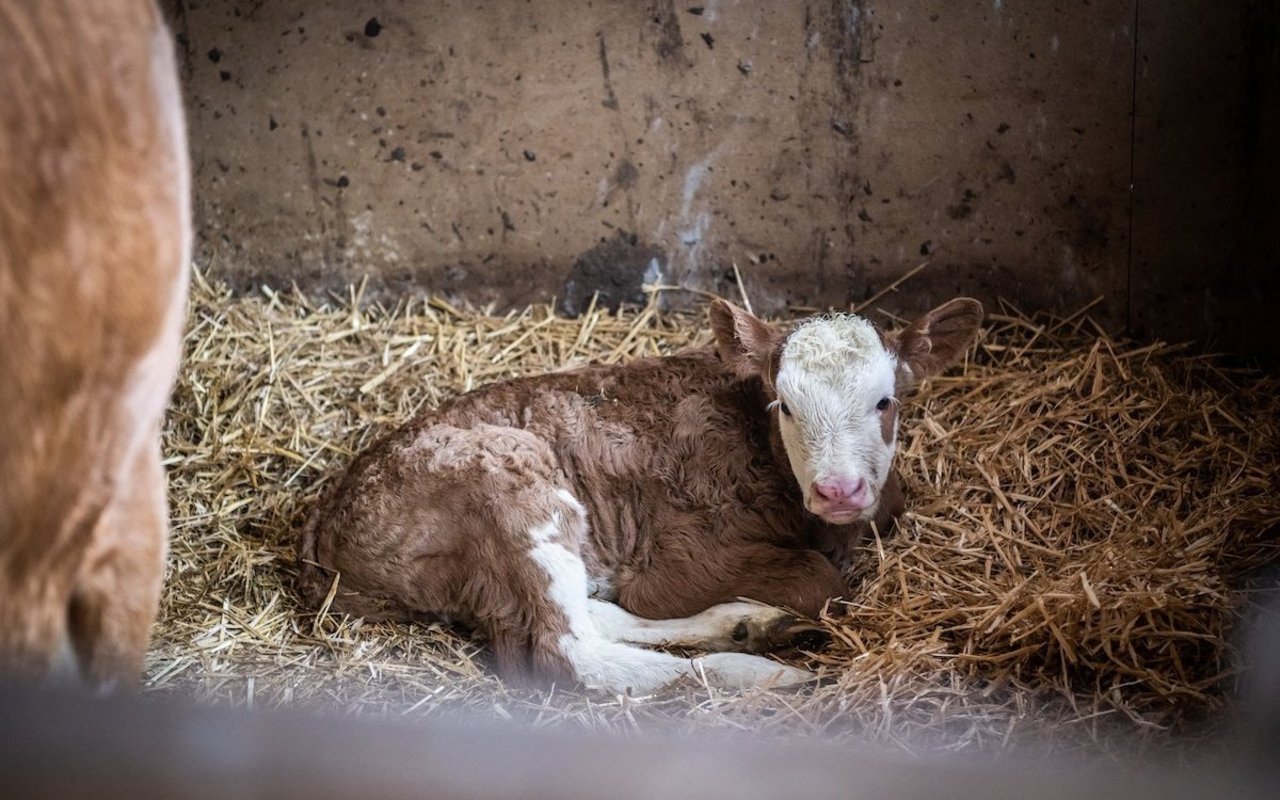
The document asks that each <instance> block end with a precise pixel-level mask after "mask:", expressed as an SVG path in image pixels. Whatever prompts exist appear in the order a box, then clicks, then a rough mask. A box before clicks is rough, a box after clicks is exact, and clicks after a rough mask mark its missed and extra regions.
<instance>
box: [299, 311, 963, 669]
mask: <svg viewBox="0 0 1280 800" xmlns="http://www.w3.org/2000/svg"><path fill="white" fill-rule="evenodd" d="M981 319H982V306H981V305H979V304H978V303H977V302H976V301H974V300H969V299H958V300H953V301H951V302H949V303H946V304H944V305H942V306H940V307H939V308H937V309H934V310H933V311H931V312H929V313H928V314H925V315H924V316H922V317H921V318H920V319H918V320H916V321H915V322H914V323H912V324H911V325H909V326H908V327H907V328H905V329H904V330H903V331H901V332H899V333H895V334H886V333H883V332H881V331H878V330H877V329H876V328H875V327H874V326H872V325H871V324H870V323H869V322H867V321H866V320H864V319H862V318H860V317H856V316H853V315H847V314H836V315H829V316H824V317H815V318H812V319H810V320H806V321H803V322H801V323H800V324H798V325H796V326H794V327H791V328H787V329H779V328H776V327H773V326H770V325H767V324H765V323H764V322H762V321H761V320H759V319H757V318H755V317H754V316H752V315H751V314H749V313H748V312H746V311H744V310H742V309H740V308H737V307H735V306H733V305H731V304H729V303H725V302H723V301H717V302H715V303H713V304H712V306H711V327H712V330H713V332H714V334H715V339H716V347H715V348H714V349H713V348H705V349H702V350H697V351H692V352H689V353H687V354H684V355H679V356H671V357H667V358H650V359H642V360H639V361H636V362H634V363H631V364H626V365H621V366H592V367H586V368H583V369H578V370H574V371H571V372H564V373H557V374H551V375H539V376H534V377H530V378H525V379H521V380H513V381H507V382H504V383H497V384H493V385H491V386H487V387H484V388H482V389H479V390H477V391H475V392H471V393H469V394H466V395H463V396H461V397H458V398H455V399H454V400H453V401H451V402H449V403H446V404H445V405H444V406H442V407H440V408H438V409H435V410H432V411H429V412H427V413H426V414H424V415H422V416H421V417H419V418H418V419H416V420H414V421H412V422H410V423H409V424H407V425H405V426H404V427H403V428H401V429H400V430H397V431H395V432H393V433H391V434H390V435H389V436H387V437H385V438H384V439H382V440H381V441H380V442H378V443H377V444H375V445H374V446H373V447H371V448H370V449H369V450H367V451H366V452H364V453H363V454H361V455H360V456H359V457H358V458H357V459H356V460H355V462H354V463H353V464H352V465H351V467H350V469H349V470H348V471H347V473H346V475H345V476H344V477H343V478H342V479H341V480H339V481H335V482H334V484H333V485H332V487H331V488H330V490H329V492H328V493H327V495H326V496H325V498H324V499H322V501H321V502H320V504H319V505H318V506H317V508H316V510H315V511H314V513H313V514H312V516H311V518H310V519H309V521H308V522H307V524H306V526H305V528H304V530H303V532H302V539H301V542H300V545H299V559H300V561H301V574H300V581H299V586H300V589H301V593H302V595H303V597H304V598H305V599H306V600H307V601H308V602H310V603H311V604H312V605H313V606H320V605H321V604H323V603H324V602H325V601H326V599H328V598H330V597H331V598H332V607H333V608H334V609H336V610H339V611H345V612H348V613H351V614H355V615H360V616H364V617H367V618H373V619H414V618H418V617H423V616H427V617H430V616H436V617H441V616H442V617H445V618H448V619H456V620H460V621H463V622H466V623H470V624H474V625H476V626H478V627H479V628H480V629H481V630H482V631H483V632H484V633H485V634H486V635H487V636H488V637H489V640H490V642H491V644H492V646H493V649H494V653H495V655H496V657H497V662H498V667H499V669H500V670H501V671H502V672H503V673H504V674H505V675H508V676H521V675H526V676H532V677H534V678H535V679H540V680H542V681H548V680H563V681H569V682H580V683H583V684H586V685H588V686H598V687H602V688H606V689H609V690H612V691H624V690H626V689H628V688H630V689H632V690H634V691H636V692H642V693H643V692H648V691H650V690H653V689H655V688H658V687H660V686H663V685H666V684H668V683H670V682H672V681H674V680H677V679H679V678H681V677H686V676H688V677H697V678H705V679H706V680H708V681H710V682H712V683H717V684H722V685H728V686H753V685H760V684H764V683H767V682H776V683H781V684H786V683H797V682H801V681H804V680H808V679H809V678H810V677H811V676H810V675H809V674H808V673H806V672H804V671H802V670H798V669H792V668H790V667H786V666H783V665H781V664H778V663H776V662H774V661H770V660H768V659H765V658H761V657H760V656H758V655H749V654H748V653H760V652H765V651H768V650H770V649H774V648H776V647H777V646H779V645H782V644H786V643H788V642H790V641H791V640H792V639H793V638H794V636H795V635H796V634H797V633H798V632H800V631H803V630H804V629H805V628H806V627H807V624H806V623H804V622H803V620H800V619H798V618H797V617H796V616H794V615H792V614H790V613H787V612H786V611H782V610H779V609H778V608H774V606H781V607H787V608H790V609H792V610H794V611H797V612H799V613H800V614H801V615H805V616H816V615H817V614H818V613H819V612H820V611H821V610H822V607H823V606H824V604H825V603H826V602H827V601H828V600H829V599H831V598H834V597H838V596H840V595H842V594H844V592H845V583H844V579H843V577H842V571H843V569H844V568H845V567H847V566H848V563H849V560H850V558H851V551H852V549H853V547H854V546H855V545H856V544H857V543H858V541H859V540H860V539H861V538H862V537H863V536H864V535H865V534H866V532H867V531H868V530H869V528H870V525H871V524H872V523H873V522H874V523H877V524H878V525H879V526H880V529H881V530H884V529H885V528H886V527H887V526H888V525H890V524H891V522H892V520H893V519H894V518H895V517H896V516H897V515H898V514H899V513H900V512H901V510H902V496H901V492H900V490H899V488H898V481H897V477H896V475H895V474H894V472H893V466H892V462H893V456H894V452H895V449H896V446H897V407H898V402H899V400H898V396H899V394H900V393H902V392H904V391H905V390H907V389H909V388H910V387H911V386H912V385H913V384H914V383H915V382H916V381H918V380H920V379H921V378H925V377H928V376H930V375H934V374H937V373H938V372H940V371H941V370H942V369H943V368H945V367H946V366H947V365H948V364H949V363H951V362H952V361H954V360H955V359H957V358H959V357H960V356H961V355H962V354H963V353H964V351H965V350H966V349H967V348H968V346H969V344H970V343H971V342H972V341H973V338H974V336H975V334H976V333H977V329H978V325H979V324H980V322H981ZM335 575H336V580H335ZM739 598H749V599H750V600H753V601H758V602H755V603H751V602H741V601H740V600H739ZM763 604H767V605H763ZM636 644H640V645H657V646H680V647H695V648H698V649H703V650H713V651H720V652H714V653H713V654H711V655H708V656H705V657H703V658H700V659H695V660H694V661H693V662H690V661H689V660H687V659H683V658H678V657H676V656H674V655H671V654H668V653H661V652H654V651H651V650H645V649H641V648H638V647H634V646H633V645H636ZM725 651H739V652H725ZM742 651H745V652H742Z"/></svg>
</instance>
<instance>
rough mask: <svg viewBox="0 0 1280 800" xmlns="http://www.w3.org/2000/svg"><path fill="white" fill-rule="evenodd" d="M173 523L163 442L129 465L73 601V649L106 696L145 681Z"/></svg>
mask: <svg viewBox="0 0 1280 800" xmlns="http://www.w3.org/2000/svg"><path fill="white" fill-rule="evenodd" d="M157 439H158V436H157ZM167 520H168V505H167V503H166V500H165V484H164V472H163V468H162V467H161V464H160V447H159V442H158V441H150V442H146V443H145V444H143V445H142V446H141V447H139V448H137V450H136V453H135V455H134V457H133V459H132V462H131V463H130V462H126V464H125V468H124V475H123V476H122V478H121V479H120V480H118V481H117V482H116V490H115V494H114V496H113V497H112V498H111V499H110V501H109V502H108V504H107V506H106V508H105V509H104V511H103V514H102V516H101V517H100V518H99V520H98V525H97V527H96V528H95V530H94V534H93V540H92V543H91V544H90V546H89V550H88V552H87V553H86V554H85V560H84V563H83V565H82V566H81V569H80V572H79V575H78V576H77V580H76V584H75V587H74V589H73V591H72V595H71V603H70V608H69V611H68V622H69V628H70V634H71V644H72V646H73V647H74V649H75V652H76V655H77V657H78V658H77V660H78V662H79V665H80V671H81V673H82V677H83V678H84V679H85V680H86V681H87V682H88V683H89V684H90V685H92V686H94V687H96V688H97V689H99V690H111V689H113V688H118V687H131V686H134V685H136V684H137V682H138V680H139V678H140V676H141V673H142V657H143V654H144V653H145V652H146V649H147V643H148V641H149V639H150V632H151V623H152V620H154V619H155V613H156V606H157V604H158V603H159V600H160V587H161V582H162V580H163V577H164V558H165V552H166V534H167V530H168V524H167Z"/></svg>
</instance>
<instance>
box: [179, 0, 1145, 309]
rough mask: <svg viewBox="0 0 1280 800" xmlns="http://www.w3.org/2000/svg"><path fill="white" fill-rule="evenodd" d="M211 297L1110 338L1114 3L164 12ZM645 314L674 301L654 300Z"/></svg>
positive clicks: (1123, 192)
mask: <svg viewBox="0 0 1280 800" xmlns="http://www.w3.org/2000/svg"><path fill="white" fill-rule="evenodd" d="M170 12H171V18H172V19H173V20H174V25H175V28H176V29H177V32H178V35H179V41H180V43H181V47H182V48H183V49H184V51H185V56H186V78H187V87H188V102H189V106H190V115H191V122H190V127H191V135H192V140H193V141H192V146H193V159H194V169H195V172H196V185H197V187H198V188H197V197H196V208H197V214H198V219H197V223H198V227H199V230H200V241H199V245H198V247H199V256H200V258H201V259H202V260H203V261H205V262H206V263H208V264H210V265H211V268H212V269H213V271H214V272H215V273H216V274H219V275H221V276H224V277H227V278H229V279H231V280H232V281H233V283H235V284H236V285H237V286H240V287H242V288H250V287H253V286H256V285H257V284H260V283H266V284H270V285H274V286H284V287H287V286H289V285H290V284H291V283H294V282H296V283H298V284H299V285H301V286H303V287H304V288H307V289H310V290H316V291H323V290H325V289H326V288H332V287H339V286H343V285H345V284H347V283H348V282H350V281H353V280H358V279H360V278H361V277H362V276H364V275H366V274H368V275H369V276H370V287H369V288H370V292H372V293H375V294H382V295H383V296H394V295H395V294H397V293H400V292H403V291H412V292H416V293H425V292H437V293H443V294H445V295H447V296H453V297H461V298H463V299H466V300H468V301H470V302H475V303H483V302H489V301H495V302H497V303H499V304H500V305H522V304H525V303H528V302H531V301H535V300H546V299H548V298H551V297H553V296H554V297H557V298H558V299H559V301H560V303H561V305H562V308H564V309H565V310H566V311H570V312H572V311H575V310H577V309H580V308H581V307H583V306H584V305H585V304H586V303H587V302H589V300H590V297H591V295H592V294H593V293H594V292H597V291H598V292H600V293H601V297H602V299H603V300H604V301H606V302H617V301H621V300H637V299H640V286H641V284H642V283H654V282H660V283H664V284H673V285H679V286H685V287H691V288H697V289H702V290H707V291H712V292H717V293H721V294H726V295H729V296H733V295H735V294H736V293H737V288H736V283H735V280H734V276H733V272H732V265H733V264H735V263H736V264H737V265H738V267H739V269H740V271H741V274H742V278H743V282H744V284H745V287H746V289H747V291H748V293H749V295H750V296H751V298H752V300H753V301H754V303H755V305H756V307H757V309H758V310H759V309H763V310H764V311H766V312H775V311H780V310H782V309H783V308H784V307H785V306H788V305H793V306H794V305H821V306H827V305H834V306H847V305H849V304H854V303H857V302H860V301H862V300H864V299H866V298H868V297H870V296H872V295H873V294H875V293H876V292H878V291H880V290H882V289H884V288H885V287H886V286H887V285H888V284H889V283H890V282H892V281H893V280H895V279H896V278H899V277H901V276H902V275H903V274H904V273H906V272H907V271H909V270H911V269H912V268H914V267H916V266H917V265H918V264H920V263H922V262H924V261H928V262H929V266H928V267H926V268H925V269H924V270H922V271H921V272H919V273H918V274H917V275H916V276H915V277H913V278H912V279H911V280H910V281H909V282H908V283H907V284H905V286H904V288H903V291H902V292H900V293H899V295H898V297H897V299H896V300H895V301H892V302H891V303H890V305H896V306H898V307H900V308H903V309H907V310H918V309H921V308H923V307H925V306H927V305H929V304H931V303H934V302H937V301H940V300H942V299H945V298H946V297H948V296H950V295H952V294H956V293H966V294H973V295H976V296H978V297H980V298H981V299H984V300H987V301H991V300H992V299H993V298H994V297H995V296H996V295H1002V296H1004V297H1007V298H1010V299H1013V300H1015V301H1016V302H1018V303H1019V304H1020V305H1023V306H1025V307H1028V308H1042V307H1047V308H1057V309H1059V310H1070V309H1073V308H1076V307H1078V306H1080V305H1082V304H1084V303H1086V302H1088V301H1090V300H1092V299H1094V298H1095V297H1102V301H1101V305H1100V306H1097V307H1095V312H1097V313H1100V314H1101V315H1102V316H1103V317H1104V319H1107V320H1108V321H1110V322H1113V323H1119V324H1123V323H1124V321H1125V318H1126V315H1127V314H1128V305H1127V299H1128V298H1127V286H1128V280H1129V276H1128V253H1129V246H1130V242H1129V217H1128V214H1129V205H1130V198H1129V190H1128V187H1129V183H1130V180H1131V168H1132V165H1131V159H1130V148H1131V138H1132V125H1131V112H1132V103H1133V99H1134V83H1133V82H1134V63H1133V62H1134V35H1133V29H1132V25H1133V22H1134V14H1135V5H1134V0H1127V1H1124V2H1121V1H1118V0H1117V1H1108V2H1094V3H1084V2H1058V3H1049V2H1043V3H1014V2H1009V3H1005V2H1000V1H998V0H997V2H991V0H982V1H979V0H964V1H963V2H949V3H938V2H925V1H924V0H897V1H896V2H876V3H873V2H754V3H752V2H739V3H729V2H699V3H696V4H695V3H692V2H690V3H680V4H674V3H665V2H649V3H639V2H623V1H622V0H614V1H612V2H610V1H609V0H593V1H591V2H550V1H549V0H544V1H543V2H442V1H440V0H430V1H423V0H414V1H410V0H402V1H400V2H397V1H396V0H386V1H385V2H370V3H365V2H351V0H277V1H276V2H265V1H264V0H259V1H258V2H251V1H249V0H245V1H243V2H196V0H188V1H187V2H181V3H175V4H171V8H170ZM668 297H669V298H670V299H671V300H673V301H677V302H680V301H697V300H699V298H698V297H697V296H695V295H684V296H681V295H678V294H671V295H668Z"/></svg>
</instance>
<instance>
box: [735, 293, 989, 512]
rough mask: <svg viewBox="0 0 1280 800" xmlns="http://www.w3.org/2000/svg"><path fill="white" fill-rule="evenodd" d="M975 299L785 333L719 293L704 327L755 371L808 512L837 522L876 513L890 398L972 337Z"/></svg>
mask: <svg viewBox="0 0 1280 800" xmlns="http://www.w3.org/2000/svg"><path fill="white" fill-rule="evenodd" d="M981 322H982V305H981V304H980V303H978V302H977V301H976V300H971V299H968V298H958V299H956V300H952V301H950V302H948V303H944V304H943V305H941V306H939V307H938V308H936V309H934V310H933V311H930V312H929V313H927V314H925V315H924V316H922V317H920V318H919V319H917V320H916V321H915V322H913V323H911V324H910V325H909V326H907V327H906V328H905V329H903V330H902V331H899V332H896V333H893V334H887V335H881V333H880V332H879V331H877V330H876V328H875V327H874V326H873V325H872V324H871V323H870V322H868V321H867V320H865V319H862V318H861V317H857V316H853V315H851V314H836V315H831V316H826V317H817V318H814V319H810V320H807V321H805V322H802V323H800V324H799V325H798V326H796V328H795V329H794V330H792V331H791V332H790V333H789V334H788V333H784V332H782V331H779V330H776V329H774V328H772V327H770V326H768V325H766V324H765V323H764V322H762V321H760V320H759V319H757V318H756V317H754V316H752V315H751V314H750V313H748V312H746V311H744V310H742V309H740V308H738V307H737V306H734V305H732V304H731V303H727V302H725V301H722V300H717V301H715V302H714V303H713V304H712V306H711V326H712V330H713V331H714V332H715V336H716V346H717V349H718V350H719V352H720V356H721V358H722V359H724V361H725V363H726V364H727V365H728V366H729V367H730V368H731V369H732V370H733V371H735V372H736V373H737V374H739V375H741V376H742V377H751V376H758V377H759V378H760V379H761V381H762V382H763V384H764V387H765V391H766V392H767V393H769V394H770V395H771V396H772V398H773V399H772V402H771V403H769V413H770V414H772V415H773V423H774V424H776V425H777V430H778V434H779V436H780V437H781V439H782V445H783V449H784V450H785V451H786V454H787V460H788V461H789V462H790V466H791V471H792V473H793V474H794V476H795V480H796V483H797V484H798V485H799V487H800V489H801V491H802V492H803V494H804V504H805V508H807V509H808V510H809V511H810V512H812V513H814V514H816V515H817V516H819V517H821V518H822V519H823V520H825V521H826V522H829V523H832V524H836V525H841V524H848V523H851V522H855V521H858V520H866V519H871V518H872V517H874V516H875V514H876V511H877V508H878V505H879V502H880V494H881V491H882V490H883V488H884V485H885V482H886V481H887V480H888V478H889V471H890V469H891V468H892V465H893V455H894V451H895V450H896V448H897V411H898V395H899V393H900V392H903V391H905V390H906V389H908V388H910V385H911V384H914V383H915V382H916V381H919V380H921V379H923V378H927V377H929V376H931V375H935V374H937V373H939V372H941V371H942V370H943V369H944V368H945V367H946V366H947V365H948V364H950V363H951V362H952V361H954V360H956V359H957V358H959V357H960V355H962V354H963V353H964V352H965V350H967V349H968V347H969V345H970V344H971V343H972V341H973V339H974V336H975V335H976V334H977V331H978V326H979V324H980V323H981Z"/></svg>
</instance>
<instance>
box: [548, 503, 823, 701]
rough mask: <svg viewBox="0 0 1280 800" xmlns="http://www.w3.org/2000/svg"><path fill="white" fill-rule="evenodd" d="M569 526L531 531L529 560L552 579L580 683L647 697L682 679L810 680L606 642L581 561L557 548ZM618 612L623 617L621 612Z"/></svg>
mask: <svg viewBox="0 0 1280 800" xmlns="http://www.w3.org/2000/svg"><path fill="white" fill-rule="evenodd" d="M570 524H572V523H570V522H569V521H568V520H566V519H564V517H563V516H562V515H560V514H556V515H555V516H553V517H552V519H551V521H550V522H549V523H547V524H545V525H539V526H536V527H534V528H532V529H531V530H530V531H529V536H530V538H531V540H532V542H533V547H532V549H531V550H530V556H531V557H532V558H533V560H534V562H535V563H537V564H538V565H539V566H540V567H542V569H544V570H545V571H546V573H547V577H548V578H550V586H549V588H548V595H549V598H550V600H551V601H552V602H553V603H555V604H556V606H558V607H559V608H560V611H561V612H562V613H563V614H564V617H565V619H566V620H567V621H568V625H569V632H568V633H566V634H564V635H563V636H562V637H561V638H560V642H559V644H560V650H561V652H562V653H563V654H564V656H565V658H566V659H567V660H568V661H569V663H570V664H572V665H573V668H574V671H575V672H576V673H577V676H578V679H579V680H580V681H581V682H582V683H583V684H584V685H586V686H589V687H594V688H601V689H607V690H609V691H613V692H622V691H626V690H628V689H630V690H631V691H632V692H633V693H636V694H648V693H649V692H652V691H654V690H656V689H659V688H661V687H663V686H666V685H667V684H670V683H673V682H675V681H677V680H679V679H681V678H692V679H694V680H697V681H702V680H705V681H706V682H707V683H708V684H710V685H714V686H724V687H732V688H746V687H752V686H763V685H772V686H789V685H793V684H797V683H804V682H806V681H808V680H811V679H812V678H813V675H812V674H810V673H808V672H806V671H804V670H801V669H795V668H794V667H788V666H786V665H785V664H779V663H777V662H774V661H770V660H769V659H767V658H761V657H759V656H752V655H746V654H742V653H713V654H712V655H708V656H702V657H700V658H695V659H692V660H690V659H684V658H679V657H677V656H674V655H671V654H670V653H659V652H654V651H651V650H644V649H641V648H639V647H632V646H630V645H628V644H623V643H621V642H617V641H610V639H609V638H607V637H606V636H605V634H604V633H603V632H602V631H601V630H600V628H599V627H598V625H597V619H596V616H595V615H593V614H592V612H591V607H592V604H594V603H598V602H600V601H595V600H589V599H588V597H587V570H586V566H585V565H584V564H583V563H582V558H581V557H580V556H579V555H578V554H577V553H576V552H573V551H571V550H570V549H569V548H568V547H566V546H565V545H564V544H561V542H562V541H575V538H574V536H573V531H572V530H570V529H568V525H570ZM733 605H738V604H733ZM743 605H745V604H743ZM614 608H617V606H614ZM618 611H620V612H622V614H626V613H627V612H625V611H623V610H622V609H621V608H618ZM628 616H630V615H628ZM735 624H736V623H735Z"/></svg>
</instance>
